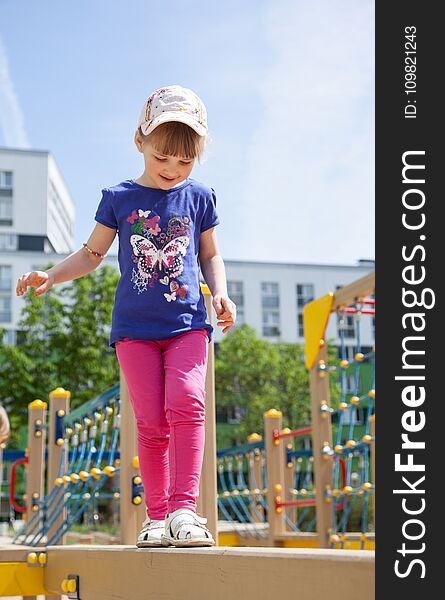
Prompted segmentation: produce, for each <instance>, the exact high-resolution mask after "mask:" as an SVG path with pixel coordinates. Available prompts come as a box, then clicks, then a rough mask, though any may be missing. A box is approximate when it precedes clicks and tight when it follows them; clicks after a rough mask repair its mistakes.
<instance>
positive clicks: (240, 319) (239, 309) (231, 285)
mask: <svg viewBox="0 0 445 600" xmlns="http://www.w3.org/2000/svg"><path fill="white" fill-rule="evenodd" d="M227 293H228V294H229V298H230V299H231V300H233V302H235V304H236V324H235V327H236V326H238V325H242V324H243V323H244V291H243V282H242V281H228V282H227Z"/></svg>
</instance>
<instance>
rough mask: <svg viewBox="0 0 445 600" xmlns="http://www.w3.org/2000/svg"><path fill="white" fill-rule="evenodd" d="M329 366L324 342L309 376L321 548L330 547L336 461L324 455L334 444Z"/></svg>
mask: <svg viewBox="0 0 445 600" xmlns="http://www.w3.org/2000/svg"><path fill="white" fill-rule="evenodd" d="M326 367H327V351H326V346H325V344H324V341H323V340H322V341H321V342H320V348H319V352H318V355H317V358H316V360H315V365H314V367H313V368H312V369H311V370H310V374H309V381H310V392H311V419H312V451H313V458H314V487H315V510H316V516H317V532H318V539H319V545H320V548H327V547H328V546H329V538H328V529H329V528H330V527H331V510H332V505H331V504H329V503H328V502H327V501H326V497H325V491H326V489H327V487H328V486H330V485H332V475H333V460H332V458H331V457H329V456H328V454H327V453H323V448H327V447H328V446H329V447H330V446H331V445H332V424H331V413H330V411H329V407H330V397H329V380H328V369H327V368H326Z"/></svg>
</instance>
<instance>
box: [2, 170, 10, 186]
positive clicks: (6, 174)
mask: <svg viewBox="0 0 445 600" xmlns="http://www.w3.org/2000/svg"><path fill="white" fill-rule="evenodd" d="M0 188H1V189H4V190H11V189H12V171H0Z"/></svg>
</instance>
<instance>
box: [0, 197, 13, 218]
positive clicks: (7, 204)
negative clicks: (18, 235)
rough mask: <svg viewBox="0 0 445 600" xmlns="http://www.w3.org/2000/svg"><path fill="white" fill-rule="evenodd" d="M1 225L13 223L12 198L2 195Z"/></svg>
mask: <svg viewBox="0 0 445 600" xmlns="http://www.w3.org/2000/svg"><path fill="white" fill-rule="evenodd" d="M0 225H12V198H2V197H1V196H0Z"/></svg>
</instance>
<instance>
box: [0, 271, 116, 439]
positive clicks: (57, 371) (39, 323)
mask: <svg viewBox="0 0 445 600" xmlns="http://www.w3.org/2000/svg"><path fill="white" fill-rule="evenodd" d="M51 266H52V265H51V264H49V265H48V266H47V267H45V269H44V270H47V269H48V268H50V267H51ZM118 279H119V273H118V272H117V271H116V269H115V268H113V267H110V266H109V265H103V266H102V267H101V268H100V269H97V270H95V271H92V272H91V273H89V274H88V275H86V276H84V277H80V278H78V279H75V280H74V281H72V282H70V283H69V285H67V284H61V285H57V286H55V287H53V288H51V289H50V290H49V291H48V292H46V293H45V294H43V295H42V296H35V294H34V292H35V290H34V288H29V289H28V291H27V292H26V294H25V295H24V296H23V299H24V306H23V310H22V313H21V318H20V320H19V322H18V340H17V345H16V346H13V345H8V344H5V343H4V342H3V337H4V336H3V332H4V330H0V401H1V403H2V404H3V405H4V406H5V408H6V410H7V411H8V415H9V418H10V421H11V429H12V432H13V435H12V440H11V442H12V443H11V446H16V445H17V444H18V433H17V432H18V429H19V428H20V427H21V426H23V425H25V424H26V422H27V407H28V404H29V402H31V401H32V400H35V399H36V398H39V399H41V400H47V399H48V394H49V392H51V391H52V390H54V389H55V388H57V387H63V388H65V389H67V390H69V391H70V392H71V407H72V408H76V407H77V406H79V405H80V404H83V403H84V402H86V401H87V400H89V399H91V398H92V397H94V396H96V395H97V394H99V393H100V392H102V391H103V390H105V389H107V388H108V387H111V386H112V385H114V384H115V383H116V381H118V379H119V366H118V362H117V360H116V355H115V352H114V350H113V349H112V348H110V347H109V345H108V341H109V331H110V326H111V312H112V307H113V300H114V293H115V289H116V284H117V281H118Z"/></svg>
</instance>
